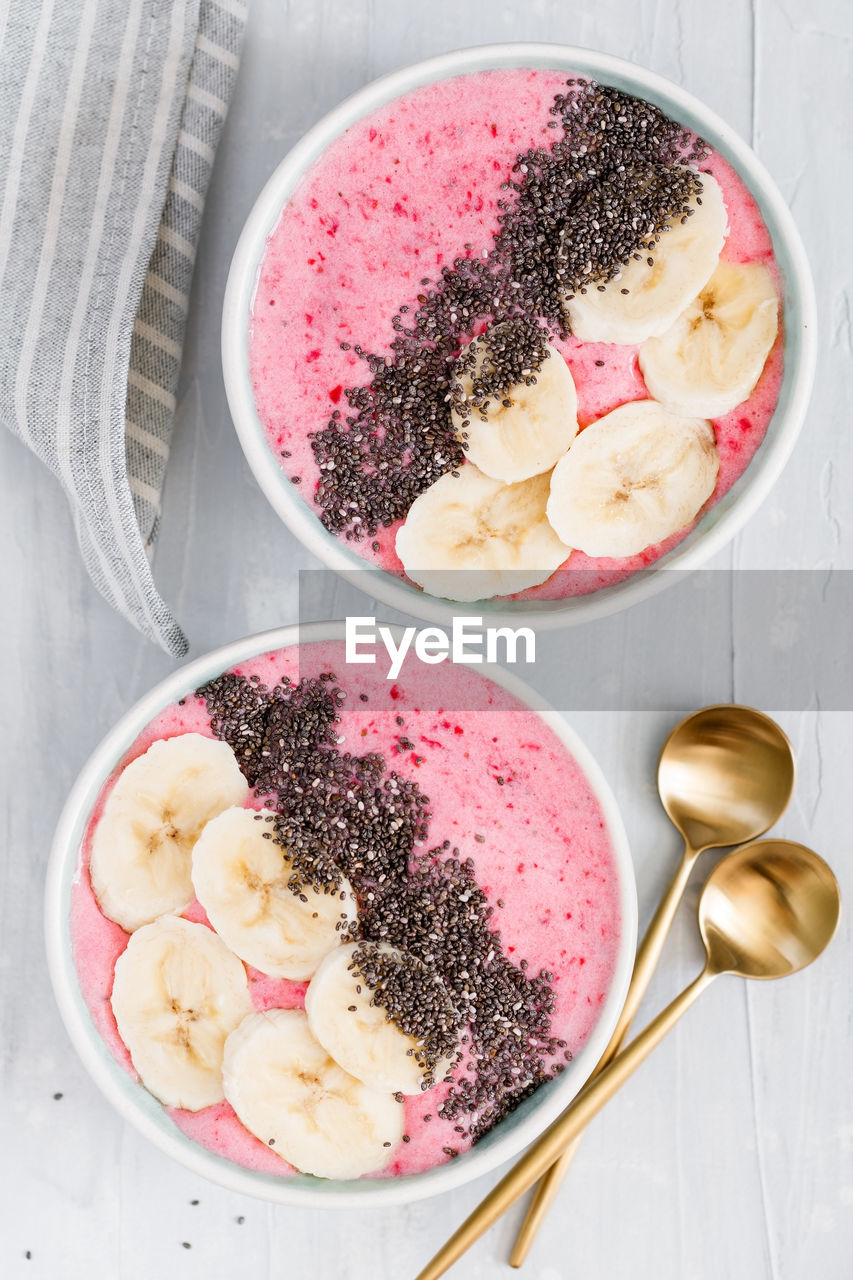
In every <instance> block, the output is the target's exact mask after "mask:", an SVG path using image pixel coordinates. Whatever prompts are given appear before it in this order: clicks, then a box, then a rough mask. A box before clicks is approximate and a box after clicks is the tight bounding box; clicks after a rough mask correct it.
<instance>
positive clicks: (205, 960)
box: [111, 916, 252, 1111]
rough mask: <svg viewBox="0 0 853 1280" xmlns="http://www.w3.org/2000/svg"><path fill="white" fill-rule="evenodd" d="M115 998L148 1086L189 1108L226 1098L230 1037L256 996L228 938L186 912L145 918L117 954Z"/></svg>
mask: <svg viewBox="0 0 853 1280" xmlns="http://www.w3.org/2000/svg"><path fill="white" fill-rule="evenodd" d="M111 1000H112V1007H113V1013H114V1014H115V1019H116V1025H117V1026H118V1031H119V1035H120V1036H121V1038H122V1040H123V1041H124V1043H125V1044H126V1046H127V1048H128V1051H129V1053H130V1056H131V1059H132V1061H133V1065H134V1066H135V1067H136V1070H137V1071H138V1072H139V1075H140V1078H141V1080H142V1083H143V1084H144V1085H145V1087H146V1089H148V1090H149V1091H150V1092H151V1093H153V1094H154V1096H155V1097H156V1098H159V1099H160V1101H161V1102H164V1103H165V1104H166V1106H168V1107H184V1108H185V1109H186V1110H187V1111H200V1110H201V1109H202V1107H210V1106H213V1104H214V1103H215V1102H221V1101H222V1098H223V1097H224V1093H223V1088H222V1055H223V1051H224V1048H225V1040H226V1038H227V1036H228V1035H230V1033H231V1032H232V1031H233V1030H234V1028H235V1027H237V1026H239V1024H240V1023H241V1022H242V1021H243V1019H244V1018H245V1017H246V1016H247V1014H249V1013H251V1012H252V1001H251V999H250V997H249V988H248V983H247V981H246V970H245V969H244V968H243V966H242V964H241V963H240V961H239V960H238V959H237V957H236V956H235V955H232V953H231V952H230V951H229V950H228V948H227V947H226V945H225V943H224V942H223V941H222V939H221V938H218V937H217V936H216V934H215V933H214V932H213V931H212V930H211V929H208V928H207V926H206V925H203V924H192V923H191V922H190V921H189V920H183V919H182V918H181V917H180V916H163V917H162V919H160V920H155V921H154V923H153V924H147V925H143V927H142V928H140V929H137V930H136V932H135V933H134V935H133V937H132V938H131V939H130V942H129V943H128V944H127V947H126V948H125V950H124V951H123V952H122V954H121V955H120V956H119V958H118V960H117V961H116V967H115V979H114V982H113V992H112V997H111Z"/></svg>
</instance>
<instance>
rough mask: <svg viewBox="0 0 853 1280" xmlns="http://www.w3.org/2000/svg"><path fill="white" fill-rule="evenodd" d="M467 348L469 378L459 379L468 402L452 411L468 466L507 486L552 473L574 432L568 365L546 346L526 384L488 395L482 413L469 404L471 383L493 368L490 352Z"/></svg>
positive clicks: (478, 345) (477, 346) (575, 412)
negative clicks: (471, 362)
mask: <svg viewBox="0 0 853 1280" xmlns="http://www.w3.org/2000/svg"><path fill="white" fill-rule="evenodd" d="M471 345H472V348H473V350H474V352H475V353H476V354H475V365H474V372H473V375H472V374H471V373H463V374H461V375H460V378H459V382H460V385H461V386H462V390H463V392H464V394H465V399H466V401H467V402H468V403H467V405H466V407H465V409H459V408H457V407H455V406H454V408H453V409H452V410H451V417H452V418H453V424H454V427H455V429H456V434H457V436H458V437H459V439H460V440H462V441H463V442H465V443H466V448H467V453H468V457H469V458H470V460H471V462H473V463H474V465H475V466H477V467H479V469H480V470H481V471H482V472H483V474H484V475H487V476H491V477H492V478H493V479H495V480H503V481H504V482H505V483H506V484H513V483H515V482H517V481H519V480H527V479H529V478H530V476H538V475H541V474H542V472H543V471H550V470H551V468H552V467H553V465H554V463H555V462H556V461H557V459H558V458H561V457H562V456H563V454H564V453H565V452H566V450H567V449H568V447H569V445H570V444H571V443H572V440H573V439H574V438H575V436H576V435H577V430H578V397H577V393H576V391H575V384H574V381H573V379H572V375H571V373H570V372H569V366H568V365H567V364H566V362H565V360H564V359H563V357H562V356H561V355H560V352H559V351H557V349H556V347H552V346H550V345H549V346H548V347H547V352H548V355H547V357H546V359H545V360H544V361H543V363H542V367H541V368H540V369H539V370H538V371H536V372H535V373H534V372H532V371H531V375H530V382H529V383H528V382H527V381H526V380H525V381H524V382H519V383H516V384H515V385H514V386H512V387H510V389H509V391H508V392H507V394H506V395H505V396H503V397H498V396H492V397H491V399H490V400H489V401H487V402H486V404H487V407H485V406H484V408H482V409H481V408H478V407H477V406H476V405H473V404H471V403H470V402H471V399H472V396H473V394H474V380H475V378H476V377H477V375H479V374H480V373H482V372H483V370H484V368H486V367H488V366H490V365H491V353H490V352H489V349H488V347H487V346H486V345H485V343H484V342H483V341H482V340H477V341H475V342H474V343H472V344H471ZM484 415H485V420H484Z"/></svg>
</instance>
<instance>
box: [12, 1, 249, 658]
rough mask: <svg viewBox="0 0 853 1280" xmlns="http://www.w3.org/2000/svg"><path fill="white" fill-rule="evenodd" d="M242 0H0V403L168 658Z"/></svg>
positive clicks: (100, 566)
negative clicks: (169, 526) (176, 443)
mask: <svg viewBox="0 0 853 1280" xmlns="http://www.w3.org/2000/svg"><path fill="white" fill-rule="evenodd" d="M245 16H246V6H245V4H244V3H243V2H242V0H7V3H5V4H4V3H3V2H2V0H0V412H2V417H3V422H4V423H5V424H6V425H7V426H8V427H9V428H10V429H11V430H12V431H13V432H14V433H15V434H16V435H18V436H20V437H21V439H22V440H24V441H25V442H26V443H27V444H28V445H29V446H30V448H31V449H33V450H34V452H35V453H36V454H38V456H39V457H40V458H41V459H42V460H43V461H44V462H46V463H47V465H48V466H49V467H50V468H51V470H52V471H53V472H54V473H55V474H56V475H57V476H58V478H59V480H60V482H61V484H62V486H63V488H64V489H65V492H66V493H67V495H68V498H69V500H70V503H71V508H72V511H73V515H74V523H75V527H76V530H77V537H78V540H79V543H80V548H81V550H82V553H83V558H84V560H85V562H86V567H87V568H88V570H89V573H90V574H91V576H92V579H93V581H94V583H95V585H96V586H97V588H98V590H99V591H100V592H101V593H102V594H103V595H104V596H105V597H106V598H107V600H109V602H110V603H111V604H112V605H114V606H115V608H117V609H118V610H119V611H120V612H121V613H122V614H124V616H125V617H126V618H128V619H130V621H131V622H133V623H134V624H135V626H137V627H138V628H139V629H140V630H141V631H143V632H144V633H145V634H146V635H148V636H150V637H151V638H152V639H154V640H156V641H157V642H158V643H159V644H161V645H162V646H163V648H165V649H166V650H168V652H170V653H172V654H174V655H175V656H180V655H181V654H183V653H185V652H186V648H187V643H186V640H185V639H184V636H183V635H182V633H181V631H180V628H179V627H178V624H177V622H176V621H175V620H174V618H173V617H172V616H171V613H170V611H169V609H168V607H167V606H166V604H165V603H164V602H163V600H162V599H161V598H160V596H159V594H158V592H157V589H156V587H155V585H154V580H153V577H152V573H151V565H150V562H149V554H150V551H151V548H152V545H153V542H154V539H155V538H156V535H157V526H158V522H159V513H160V502H161V494H162V488H163V480H164V476H165V470H166V463H167V460H168V457H169V445H170V439H171V431H172V422H173V417H174V411H175V393H176V389H177V382H178V373H179V368H180V358H181V346H182V342H183V335H184V324H185V320H186V314H187V306H188V301H189V291H190V281H191V278H192V270H193V259H194V256H195V250H196V244H197V242H198V234H199V227H200V222H201V215H202V210H203V208H204V197H205V192H206V191H207V185H208V182H209V179H210V174H211V168H212V165H213V160H214V156H215V154H216V146H217V143H218V141H219V136H220V133H221V131H222V125H223V122H224V119H225V114H226V111H227V109H228V101H229V98H230V95H231V91H232V88H233V85H234V79H235V76H236V72H237V66H238V58H239V51H240V43H241V39H242V34H243V26H244V20H245Z"/></svg>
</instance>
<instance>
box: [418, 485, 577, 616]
mask: <svg viewBox="0 0 853 1280" xmlns="http://www.w3.org/2000/svg"><path fill="white" fill-rule="evenodd" d="M548 485H549V477H548V475H547V474H546V475H542V476H533V477H532V478H531V479H530V480H522V481H520V482H519V483H518V484H511V485H505V484H501V482H500V481H499V480H493V479H492V478H491V477H490V476H484V475H483V473H482V471H480V470H479V469H478V468H477V467H475V466H474V464H473V463H470V462H468V463H465V464H463V466H461V467H460V469H459V474H458V475H456V476H454V475H453V474H452V473H451V472H448V474H447V475H444V476H442V477H441V478H440V479H439V480H436V482H435V484H432V485H430V487H429V488H428V489H427V490H426V492H425V493H422V494H421V495H420V497H419V498H416V499H415V501H414V502H413V503H412V505H411V507H410V508H409V513H408V515H407V516H406V521H405V523H404V524H403V525H402V526H401V527H400V529H399V530H398V531H397V555H398V556H399V557H400V559H401V560H402V562H403V568H404V569H405V570H406V573H407V574H408V576H409V577H410V578H411V579H412V581H413V582H417V583H418V585H419V586H421V587H423V588H424V590H425V591H428V592H429V593H430V595H434V596H444V597H446V598H447V599H448V600H465V601H470V600H487V599H488V598H489V597H490V596H499V595H512V594H513V593H514V592H516V591H523V590H524V589H525V588H526V587H533V586H536V585H537V584H538V583H540V582H544V581H545V579H546V578H550V576H551V574H552V573H553V572H554V570H555V569H558V568H559V567H560V565H561V564H562V563H563V561H564V560H566V559H567V558H568V556H569V555H570V554H571V548H570V547H568V546H564V545H563V543H562V542H560V540H559V539H558V537H557V535H556V534H555V533H554V531H553V529H552V528H551V526H550V524H549V523H548V521H547V519H546V517H545V504H546V502H547V501H548Z"/></svg>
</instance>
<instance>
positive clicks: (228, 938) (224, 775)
mask: <svg viewBox="0 0 853 1280" xmlns="http://www.w3.org/2000/svg"><path fill="white" fill-rule="evenodd" d="M248 797H249V786H248V784H247V782H246V779H245V778H244V777H243V775H242V773H241V772H240V769H239V767H238V764H237V760H236V757H235V756H234V753H233V752H232V750H231V748H230V747H229V746H228V745H227V744H226V743H224V742H221V741H217V740H214V739H211V738H207V737H204V736H203V735H201V734H197V733H185V734H181V735H179V736H177V737H173V738H168V739H164V740H159V741H156V742H154V743H153V745H152V746H151V747H149V749H148V750H147V751H146V752H145V754H144V755H141V756H139V757H137V758H136V759H135V760H133V761H132V762H131V763H130V764H128V765H127V766H126V768H125V769H124V770H123V771H122V773H121V774H120V775H119V777H118V779H117V781H116V783H115V785H114V787H113V789H112V790H111V792H110V794H109V796H108V797H107V800H106V803H105V806H104V809H103V813H102V815H101V818H100V820H99V822H98V824H97V827H96V829H95V832H94V836H93V841H92V847H91V856H90V863H89V875H90V880H91V884H92V888H93V890H94V893H95V896H96V898H97V900H98V904H99V906H100V908H101V911H102V912H103V914H104V915H105V916H107V917H108V918H109V919H111V920H114V921H115V922H116V923H117V924H119V925H120V926H121V927H122V928H123V929H124V930H126V931H127V932H128V933H130V934H131V937H130V941H129V942H128V944H127V947H126V948H125V950H124V951H123V953H122V954H121V956H120V957H119V959H118V961H117V962H116V966H115V977H114V982H113V991H112V997H111V1001H112V1008H113V1013H114V1015H115V1020H116V1025H117V1027H118V1031H119V1035H120V1036H121V1038H122V1040H123V1041H124V1044H125V1045H126V1047H127V1049H128V1051H129V1053H130V1056H131V1060H132V1062H133V1065H134V1067H135V1068H136V1070H137V1072H138V1073H139V1076H140V1079H141V1080H142V1083H143V1084H144V1085H145V1087H146V1088H147V1089H148V1090H149V1091H150V1092H151V1093H153V1094H154V1095H155V1096H156V1097H157V1098H159V1099H160V1101H161V1102H163V1103H164V1104H165V1105H166V1106H169V1107H180V1108H184V1109H186V1110H189V1111H199V1110H201V1109H202V1108H204V1107H209V1106H213V1105H214V1104H216V1103H219V1102H221V1101H222V1100H223V1099H226V1100H227V1101H228V1102H229V1103H230V1104H231V1106H232V1107H233V1109H234V1111H235V1112H236V1114H237V1116H238V1118H239V1120H240V1121H241V1122H242V1124H243V1125H244V1126H245V1128H246V1129H248V1130H249V1131H250V1132H251V1133H253V1134H254V1135H255V1137H256V1138H258V1139H260V1141H261V1142H263V1143H264V1144H265V1145H266V1146H268V1147H269V1148H270V1149H271V1150H272V1151H274V1152H275V1153H276V1154H277V1155H279V1156H281V1158H282V1160H284V1161H287V1162H288V1163H289V1164H291V1165H293V1166H294V1167H295V1168H296V1169H298V1170H300V1171H302V1172H303V1173H310V1174H314V1175H315V1176H317V1177H321V1178H347V1179H348V1178H357V1177H359V1176H360V1175H362V1174H364V1173H374V1172H377V1171H379V1170H380V1169H382V1168H383V1167H384V1166H385V1165H386V1164H387V1163H388V1161H389V1159H390V1158H391V1156H392V1154H393V1151H394V1148H395V1147H396V1146H397V1144H398V1143H399V1142H400V1140H401V1139H402V1137H403V1114H404V1113H403V1107H402V1106H401V1105H400V1101H399V1094H417V1093H420V1092H421V1090H422V1089H423V1088H425V1087H429V1086H430V1085H431V1084H432V1082H433V1081H434V1080H436V1079H441V1078H442V1075H443V1074H444V1072H445V1071H446V1070H448V1069H449V1068H450V1067H451V1066H452V1062H450V1061H446V1062H442V1063H440V1064H433V1066H432V1068H431V1069H427V1068H425V1067H424V1066H423V1065H422V1063H421V1061H420V1060H419V1050H418V1048H417V1045H416V1042H415V1041H414V1040H413V1039H412V1038H411V1037H410V1036H407V1035H405V1034H404V1033H403V1032H402V1031H401V1030H399V1029H398V1027H397V1025H396V1024H395V1023H394V1022H392V1021H389V1020H388V1017H387V1015H386V1013H385V1010H384V1009H383V1008H381V1007H379V1006H377V1005H376V1004H375V1003H371V1001H372V996H373V992H372V990H371V989H370V988H369V987H368V986H367V985H366V984H365V983H364V981H363V980H361V981H359V978H360V972H359V969H358V962H357V960H356V959H354V952H355V951H356V948H359V949H360V950H359V956H362V957H363V956H364V955H365V954H369V953H370V952H371V951H374V952H375V951H380V952H382V953H383V963H384V964H385V966H386V969H387V966H388V965H389V964H390V965H392V966H395V967H396V966H400V967H401V968H404V969H405V970H406V971H407V974H408V971H412V972H414V973H415V975H416V976H417V977H418V979H419V980H421V981H424V982H430V983H431V982H433V981H434V979H433V978H432V976H431V975H430V974H427V973H426V972H425V971H424V972H422V970H423V966H422V965H421V964H420V962H419V961H417V960H416V959H415V957H414V956H411V955H409V954H408V953H406V952H403V951H399V950H396V949H394V948H391V947H388V946H386V945H385V944H375V943H366V942H359V943H348V944H345V943H344V941H343V939H344V938H346V937H347V936H350V935H351V934H352V933H353V932H354V931H355V930H356V928H357V922H358V910H357V902H356V897H355V893H354V892H353V890H352V887H351V886H350V885H349V883H348V882H347V881H346V880H345V879H343V880H342V881H341V882H340V883H339V884H337V885H336V886H335V887H334V889H329V890H328V891H325V892H324V891H323V890H322V889H319V890H315V889H313V888H311V887H308V886H304V885H303V886H302V887H301V889H300V890H299V891H298V892H294V891H293V889H292V888H291V887H290V884H289V882H290V880H291V876H292V873H293V866H292V863H291V862H290V861H289V860H288V857H287V853H286V851H285V850H284V849H283V848H282V847H281V845H279V844H277V843H275V842H274V841H273V839H272V835H273V829H272V826H271V825H270V824H271V822H272V819H273V818H274V814H273V813H271V812H270V811H269V810H264V809H262V810H259V811H258V810H254V809H249V808H244V807H243V805H244V804H245V802H246V800H247V798H248ZM195 898H197V899H198V901H199V903H200V904H201V906H202V907H203V908H204V910H205V912H206V914H207V918H208V920H209V921H210V924H211V925H212V926H213V927H212V928H208V927H207V925H205V924H198V923H194V922H193V921H190V920H186V919H184V918H183V917H182V916H181V914H180V913H181V912H182V911H184V910H186V908H187V907H188V906H189V905H190V903H191V902H192V901H193V899H195ZM247 964H248V965H251V966H252V967H253V968H254V969H257V970H260V972H261V973H264V974H267V975H270V976H272V977H274V978H288V979H292V980H297V981H306V980H310V981H309V986H308V990H307V995H306V999H305V1011H304V1012H303V1011H302V1010H300V1009H293V1008H288V1009H268V1010H266V1011H264V1012H255V1010H254V1007H253V1004H252V1000H251V997H250V994H249V981H248V975H247V972H246V968H245V966H246V965H247ZM448 1015H449V1016H450V1017H452V1016H453V1010H452V1009H451V1008H450V1006H449V1005H448ZM395 1094H396V1095H398V1096H397V1097H395V1096H394V1095H395Z"/></svg>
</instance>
